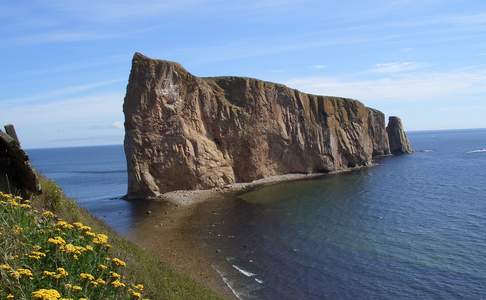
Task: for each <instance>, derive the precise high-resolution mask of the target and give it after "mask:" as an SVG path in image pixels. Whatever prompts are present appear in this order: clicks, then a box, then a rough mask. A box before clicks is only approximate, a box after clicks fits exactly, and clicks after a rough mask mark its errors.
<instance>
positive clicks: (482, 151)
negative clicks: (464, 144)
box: [468, 148, 486, 153]
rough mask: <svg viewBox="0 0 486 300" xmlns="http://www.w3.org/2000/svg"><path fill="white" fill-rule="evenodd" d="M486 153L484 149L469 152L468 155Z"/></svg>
mask: <svg viewBox="0 0 486 300" xmlns="http://www.w3.org/2000/svg"><path fill="white" fill-rule="evenodd" d="M484 152H486V149H485V148H483V149H478V150H473V151H469V152H468V153H484Z"/></svg>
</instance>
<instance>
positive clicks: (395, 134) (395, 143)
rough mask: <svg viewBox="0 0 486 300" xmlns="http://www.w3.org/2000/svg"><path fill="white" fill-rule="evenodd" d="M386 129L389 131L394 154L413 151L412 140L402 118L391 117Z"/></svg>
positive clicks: (391, 149)
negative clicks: (409, 138)
mask: <svg viewBox="0 0 486 300" xmlns="http://www.w3.org/2000/svg"><path fill="white" fill-rule="evenodd" d="M386 131H387V132H388V139H389V141H390V151H391V153H392V154H408V153H412V152H413V149H412V146H411V144H410V141H409V140H408V137H407V134H406V132H405V129H404V128H403V125H402V120H401V119H400V118H399V117H390V118H389V120H388V126H387V127H386Z"/></svg>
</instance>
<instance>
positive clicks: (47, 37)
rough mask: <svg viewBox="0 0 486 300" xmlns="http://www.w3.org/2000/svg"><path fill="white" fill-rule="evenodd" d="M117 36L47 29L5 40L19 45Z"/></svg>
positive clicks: (82, 40)
mask: <svg viewBox="0 0 486 300" xmlns="http://www.w3.org/2000/svg"><path fill="white" fill-rule="evenodd" d="M117 36H118V35H117V34H104V33H99V32H91V31H47V32H42V33H33V34H27V35H23V36H18V37H15V38H13V39H10V40H7V41H10V42H13V43H15V44H20V45H32V44H51V43H70V42H85V41H94V40H105V39H110V38H115V37H117Z"/></svg>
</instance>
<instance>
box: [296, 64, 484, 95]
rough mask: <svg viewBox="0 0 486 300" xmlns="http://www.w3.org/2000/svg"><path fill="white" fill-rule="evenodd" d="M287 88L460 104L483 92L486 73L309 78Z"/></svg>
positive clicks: (473, 70) (451, 71) (332, 93)
mask: <svg viewBox="0 0 486 300" xmlns="http://www.w3.org/2000/svg"><path fill="white" fill-rule="evenodd" d="M287 84H288V85H289V86H291V87H293V88H297V89H300V90H302V91H305V92H309V93H314V94H322V95H339V96H344V97H350V98H355V99H360V100H363V101H372V100H373V101H407V100H416V101H428V100H454V99H457V100H460V99H461V98H464V97H467V96H471V95H479V94H481V93H485V92H486V71H484V70H483V69H472V70H465V69H461V70H446V71H442V72H414V73H406V74H404V75H401V76H391V77H390V76H384V77H380V78H376V79H353V78H345V77H341V78H339V77H308V78H296V79H292V80H288V81H287Z"/></svg>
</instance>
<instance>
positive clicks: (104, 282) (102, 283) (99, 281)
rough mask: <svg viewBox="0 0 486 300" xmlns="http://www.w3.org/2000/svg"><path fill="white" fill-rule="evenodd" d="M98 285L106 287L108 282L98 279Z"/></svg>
mask: <svg viewBox="0 0 486 300" xmlns="http://www.w3.org/2000/svg"><path fill="white" fill-rule="evenodd" d="M96 283H97V284H99V285H105V284H106V281H104V280H103V279H101V278H98V279H96Z"/></svg>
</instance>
